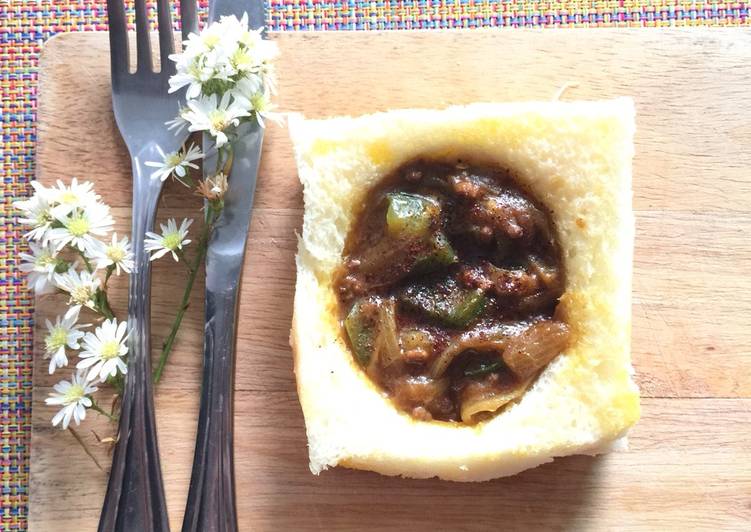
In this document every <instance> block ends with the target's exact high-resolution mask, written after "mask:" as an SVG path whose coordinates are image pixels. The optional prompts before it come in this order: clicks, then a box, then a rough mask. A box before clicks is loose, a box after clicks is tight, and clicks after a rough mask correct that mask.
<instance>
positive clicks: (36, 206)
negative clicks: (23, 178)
mask: <svg viewBox="0 0 751 532" xmlns="http://www.w3.org/2000/svg"><path fill="white" fill-rule="evenodd" d="M31 186H32V187H33V188H34V191H35V193H34V195H33V196H31V197H30V198H29V199H27V200H21V201H16V202H15V203H13V206H14V207H15V208H16V209H17V210H18V211H20V213H21V216H20V217H19V219H18V221H19V223H22V224H24V225H28V226H30V227H31V231H29V232H28V233H26V234H25V235H24V236H25V237H26V239H27V240H39V241H41V242H42V243H46V241H47V230H48V229H49V228H50V226H51V225H52V222H53V221H54V219H55V218H54V216H53V215H52V206H51V205H50V203H49V201H47V196H46V194H45V191H46V189H45V187H44V186H43V185H41V184H40V183H38V182H37V181H32V183H31Z"/></svg>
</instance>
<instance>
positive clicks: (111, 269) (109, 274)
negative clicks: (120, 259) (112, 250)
mask: <svg viewBox="0 0 751 532" xmlns="http://www.w3.org/2000/svg"><path fill="white" fill-rule="evenodd" d="M114 271H115V265H114V264H110V265H109V266H107V273H106V274H105V276H104V291H105V292H106V291H107V283H108V282H109V280H110V277H112V272H114Z"/></svg>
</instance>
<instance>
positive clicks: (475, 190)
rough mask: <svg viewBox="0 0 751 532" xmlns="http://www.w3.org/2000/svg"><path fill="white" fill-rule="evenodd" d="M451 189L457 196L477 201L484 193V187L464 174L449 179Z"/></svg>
mask: <svg viewBox="0 0 751 532" xmlns="http://www.w3.org/2000/svg"><path fill="white" fill-rule="evenodd" d="M451 188H452V189H453V191H454V192H455V193H456V194H457V195H458V196H463V197H465V198H468V199H477V198H479V197H480V196H481V195H482V194H484V193H485V187H483V186H482V185H481V184H480V183H477V182H476V181H473V180H472V179H471V178H470V177H469V175H467V174H466V172H462V173H460V174H457V175H455V176H452V177H451Z"/></svg>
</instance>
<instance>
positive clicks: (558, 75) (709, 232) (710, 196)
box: [30, 29, 751, 531]
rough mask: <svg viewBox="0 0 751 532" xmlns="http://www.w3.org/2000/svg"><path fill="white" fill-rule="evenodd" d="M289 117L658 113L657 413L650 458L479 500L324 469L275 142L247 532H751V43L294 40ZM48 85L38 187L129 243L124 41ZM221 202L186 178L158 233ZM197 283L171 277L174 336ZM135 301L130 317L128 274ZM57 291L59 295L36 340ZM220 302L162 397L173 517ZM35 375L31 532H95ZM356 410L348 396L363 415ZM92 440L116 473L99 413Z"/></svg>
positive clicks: (252, 278) (249, 447)
mask: <svg viewBox="0 0 751 532" xmlns="http://www.w3.org/2000/svg"><path fill="white" fill-rule="evenodd" d="M272 38H273V39H274V40H276V41H277V42H278V43H279V46H280V48H281V51H282V55H281V59H280V61H279V78H280V79H279V87H280V90H279V96H278V103H279V105H280V107H281V108H282V110H285V111H297V112H304V113H305V114H306V115H309V116H315V117H323V116H331V115H341V114H363V113H368V112H373V111H379V110H386V109H390V108H404V107H443V106H447V105H450V104H460V103H469V102H475V101H506V100H524V99H549V98H551V97H552V96H553V95H554V93H555V92H556V90H557V89H558V88H559V87H560V86H562V85H563V84H564V83H567V82H574V83H578V84H579V85H578V87H576V88H573V89H570V90H569V91H568V92H567V93H566V95H565V98H569V99H591V98H609V97H614V96H623V95H628V96H632V97H633V98H634V99H635V100H636V105H637V113H638V118H637V128H638V131H637V136H636V150H637V155H636V159H635V161H634V205H635V209H636V213H637V237H636V256H635V275H634V306H633V359H634V365H635V367H636V371H637V379H638V382H639V385H640V386H641V389H642V395H643V397H644V399H643V417H642V420H641V421H640V422H639V424H638V425H637V426H636V427H635V429H634V430H633V431H632V433H631V438H630V440H631V450H630V451H629V452H627V453H616V454H611V455H608V456H603V457H597V458H590V457H571V458H566V459H560V460H557V461H556V462H554V463H552V464H548V465H545V466H542V467H539V468H537V469H534V470H531V471H527V472H525V473H522V474H520V475H517V476H515V477H512V478H507V479H501V480H497V481H492V482H487V483H481V484H459V483H451V482H443V481H437V480H428V481H415V480H404V479H397V478H387V477H382V476H379V475H377V474H374V473H366V472H360V471H350V470H345V469H341V468H338V469H335V470H332V471H326V472H324V473H322V474H321V475H320V476H319V477H315V476H313V475H311V474H310V473H309V471H308V469H307V449H306V439H305V428H304V424H303V419H302V414H301V411H300V407H299V404H298V402H297V397H296V394H295V382H294V375H293V370H292V358H291V353H290V349H289V347H288V341H287V339H288V334H289V327H290V319H291V309H292V298H293V293H294V276H295V272H294V262H293V257H294V253H295V248H296V240H295V230H297V229H299V228H300V226H301V222H302V217H301V216H302V210H301V209H302V203H301V191H300V186H299V184H298V182H297V177H296V169H295V165H294V161H293V158H292V152H291V146H290V142H289V139H288V137H287V131H286V130H285V129H284V128H281V127H275V126H272V127H271V128H270V129H269V131H268V134H267V140H266V145H265V148H264V155H263V161H262V167H261V172H260V180H259V184H258V191H257V196H256V203H255V210H254V213H253V221H252V224H251V230H250V238H249V242H248V254H247V259H246V264H245V269H244V277H243V289H242V296H241V302H240V313H241V320H240V330H239V333H238V343H237V348H238V355H237V378H236V403H235V412H236V413H235V426H236V467H237V472H236V473H237V488H238V511H239V519H240V526H241V529H242V530H283V531H286V530H437V529H447V530H489V529H504V530H516V529H518V530H547V529H553V530H562V529H572V528H574V529H586V530H625V529H628V530H682V529H685V528H687V527H691V528H692V529H702V530H721V529H723V530H744V529H745V530H748V528H749V522H751V347H750V346H751V326H749V316H750V315H751V280H750V279H749V274H751V245H750V243H749V242H750V240H749V234H750V232H751V177H750V176H749V173H750V172H749V168H751V150H750V149H749V146H751V122H749V118H748V117H749V111H751V102H750V101H749V86H750V85H749V81H751V61H749V59H751V31H748V30H741V29H701V30H699V29H696V30H691V31H688V30H663V31H649V30H647V31H639V30H633V31H631V30H581V31H580V30H566V31H521V30H519V31H469V32H464V31H457V32H445V33H444V32H401V33H400V32H387V33H377V32H372V33H307V34H305V33H294V34H275V35H273V36H272ZM41 65H42V66H41V72H40V83H41V85H40V100H39V122H38V128H39V129H38V138H39V143H38V148H37V172H38V174H37V176H38V178H39V179H40V180H41V181H42V182H45V183H49V182H51V181H53V180H54V179H56V178H63V179H65V180H69V179H70V178H71V177H73V176H77V177H79V178H82V179H92V180H94V181H95V182H96V185H97V191H98V192H99V193H101V194H102V195H103V196H104V199H105V201H107V202H108V203H110V205H112V206H113V207H114V213H115V216H116V218H117V222H118V228H117V229H118V231H126V232H127V231H128V226H129V222H128V216H129V204H130V195H131V191H130V170H129V160H128V157H127V153H126V150H125V147H124V145H123V143H122V141H121V140H120V138H119V136H118V133H117V130H116V128H115V125H114V122H113V117H112V113H111V109H110V96H109V73H108V70H109V61H108V46H107V36H106V35H105V34H71V35H64V36H60V37H56V38H54V39H52V40H50V41H49V42H48V44H47V46H46V48H45V50H44V52H43V56H42V62H41ZM198 207H199V202H198V200H197V199H196V198H192V199H188V200H187V201H186V195H185V193H184V191H183V190H180V188H179V187H178V186H175V185H172V184H171V185H168V187H167V190H166V191H165V194H164V195H163V198H162V203H161V209H160V214H159V216H160V218H166V217H168V216H195V213H196V209H197V208H198ZM184 276H185V271H184V269H183V267H182V266H181V265H175V264H174V263H172V262H171V261H170V260H162V261H159V262H158V264H157V266H156V267H155V270H154V278H153V279H154V289H153V297H154V300H153V303H152V316H153V334H154V339H155V341H154V344H155V345H159V343H160V341H161V339H162V338H163V337H164V335H165V332H166V330H167V329H168V327H169V323H170V322H171V319H172V315H173V313H174V309H175V308H176V305H177V301H178V298H179V292H180V291H181V286H182V282H183V278H184ZM114 291H115V299H116V300H117V305H118V308H119V309H120V310H122V309H123V305H124V296H125V286H124V280H123V279H120V280H119V283H118V284H117V285H116V286H115V288H114ZM60 301H61V299H60V297H59V296H46V297H40V298H38V299H37V311H36V323H37V329H36V330H37V334H36V335H35V336H36V339H37V340H36V341H37V344H39V342H40V339H41V338H42V336H43V334H42V332H41V331H42V329H43V325H44V319H45V318H48V317H52V316H54V315H55V314H56V313H57V312H59V310H60V308H61V306H60ZM202 319H203V318H202V287H201V286H199V287H198V289H197V291H196V296H195V297H194V298H193V301H192V305H191V307H190V310H189V312H188V315H187V318H186V321H185V327H184V331H183V332H182V335H181V337H180V339H179V341H178V343H177V348H176V351H175V353H174V355H173V357H172V360H171V362H170V365H169V366H168V369H167V372H166V377H165V379H164V381H163V383H162V384H161V385H160V386H159V389H158V392H157V397H156V403H157V419H158V427H159V446H160V452H161V455H162V460H163V461H162V467H163V470H164V478H165V484H166V491H167V499H168V507H169V513H170V522H171V524H172V528H173V529H178V528H179V526H180V523H181V518H182V512H183V509H184V504H185V498H186V495H187V486H188V480H189V476H190V466H191V461H192V453H193V445H194V443H193V437H194V434H195V423H196V415H197V406H198V390H199V376H200V366H201V348H202V345H201V342H202V335H201V329H202ZM46 366H47V364H46V362H45V361H43V360H42V359H41V355H40V349H39V347H37V356H36V361H35V366H34V403H33V433H32V446H31V452H32V464H31V493H30V498H31V509H30V524H31V528H32V529H33V530H35V531H47V530H74V531H83V530H94V529H95V526H96V523H97V518H98V513H99V510H100V507H101V501H102V498H103V495H104V489H105V484H106V478H107V476H106V473H105V472H103V471H100V470H99V469H98V468H97V466H96V465H95V464H94V462H93V461H92V460H91V459H89V458H88V457H87V456H86V455H85V454H84V453H83V452H82V450H81V448H80V447H79V446H78V445H76V444H75V442H74V440H73V438H72V436H71V435H70V434H69V433H60V432H59V431H58V430H56V429H53V428H52V427H51V426H50V425H49V419H50V416H51V415H52V413H53V410H52V409H50V408H49V407H47V406H45V405H44V398H45V396H46V395H47V393H48V391H49V389H50V386H51V385H52V384H54V382H56V381H57V379H58V377H50V376H49V375H47V371H46ZM343 400H346V398H343ZM91 417H92V419H90V420H89V419H87V420H86V422H85V424H84V425H82V426H81V427H80V428H79V429H78V432H79V434H80V435H81V436H82V437H83V438H84V439H85V440H86V442H87V443H88V444H89V445H90V446H91V447H92V448H93V449H94V454H95V455H96V457H97V459H98V461H99V462H100V463H101V464H102V465H103V467H104V468H105V469H106V468H107V467H108V466H109V456H108V454H107V451H106V448H105V447H104V446H102V445H98V444H97V443H96V439H95V436H94V431H96V432H97V433H99V434H107V433H108V432H111V428H109V427H108V424H107V422H106V420H104V419H102V418H101V416H100V417H97V415H96V414H94V413H92V414H91Z"/></svg>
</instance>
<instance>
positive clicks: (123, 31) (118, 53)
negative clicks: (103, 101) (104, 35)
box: [107, 0, 128, 82]
mask: <svg viewBox="0 0 751 532" xmlns="http://www.w3.org/2000/svg"><path fill="white" fill-rule="evenodd" d="M107 19H108V22H109V34H110V68H111V69H112V80H113V82H114V81H115V79H117V78H116V77H117V76H118V75H121V74H127V72H128V33H127V27H126V25H125V5H124V4H123V1H122V0H107Z"/></svg>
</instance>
